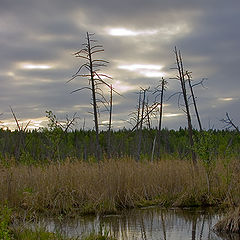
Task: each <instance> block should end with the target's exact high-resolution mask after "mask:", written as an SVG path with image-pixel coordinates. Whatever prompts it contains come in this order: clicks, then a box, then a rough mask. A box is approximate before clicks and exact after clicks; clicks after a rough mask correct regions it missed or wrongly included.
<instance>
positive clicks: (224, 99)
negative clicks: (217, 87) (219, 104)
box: [219, 97, 234, 102]
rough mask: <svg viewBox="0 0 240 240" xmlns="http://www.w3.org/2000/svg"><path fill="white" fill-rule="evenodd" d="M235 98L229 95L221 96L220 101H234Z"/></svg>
mask: <svg viewBox="0 0 240 240" xmlns="http://www.w3.org/2000/svg"><path fill="white" fill-rule="evenodd" d="M233 99H234V98H231V97H228V98H219V100H220V101H226V102H228V101H232V100H233Z"/></svg>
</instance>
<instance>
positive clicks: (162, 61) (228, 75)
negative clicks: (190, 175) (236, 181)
mask: <svg viewBox="0 0 240 240" xmlns="http://www.w3.org/2000/svg"><path fill="white" fill-rule="evenodd" d="M239 22H240V1H239V0H229V1H225V0H210V1H209V0H208V1H206V0H198V1H196V0H182V1H179V0H148V1H146V0H121V1H116V0H111V1H110V0H78V1H77V0H68V1H64V0H41V1H39V0H19V1H16V0H0V53H1V54H0V80H1V87H0V103H1V104H0V113H1V115H0V121H1V126H2V127H4V128H6V127H8V128H15V127H16V124H15V122H14V118H13V116H12V113H11V110H10V106H11V107H12V109H13V111H14V113H15V115H16V116H17V118H18V120H19V122H20V124H21V125H22V126H23V127H24V126H25V125H26V124H27V122H28V121H30V120H31V122H30V124H29V129H33V128H39V127H44V126H46V124H47V118H46V111H49V110H51V111H53V113H54V114H55V115H56V116H57V118H58V119H59V121H61V120H62V121H64V120H66V118H67V116H68V117H69V118H71V117H72V116H73V114H74V113H76V115H77V116H78V120H77V122H76V125H75V127H76V128H83V127H85V128H89V129H92V128H93V127H94V122H93V116H92V114H91V113H90V112H92V106H91V92H90V91H89V90H88V89H84V90H82V91H79V92H76V93H71V92H72V91H74V90H75V89H78V88H82V87H88V79H86V78H76V79H74V80H73V81H70V82H68V80H69V79H71V77H72V75H73V74H74V73H75V72H76V71H77V69H78V68H79V66H81V65H82V64H83V63H84V60H83V59H80V58H76V57H74V55H73V53H75V52H77V51H78V50H80V49H81V48H82V44H83V43H85V42H86V32H90V33H95V35H94V39H96V40H97V41H98V43H99V44H101V45H103V46H104V52H102V53H99V56H97V58H100V59H104V60H107V61H109V64H108V66H107V67H105V68H102V69H101V71H102V73H104V74H107V75H109V76H111V77H112V79H106V81H107V82H108V83H109V84H112V85H113V87H114V89H115V90H116V91H117V92H119V93H120V94H121V96H119V95H116V94H114V95H113V104H114V105H113V128H114V129H119V128H123V127H126V128H131V127H132V124H134V123H133V122H130V118H131V116H132V115H131V113H132V112H134V111H136V107H137V101H138V95H137V93H138V92H139V90H140V88H150V91H149V93H148V98H149V104H151V102H152V101H153V99H154V96H153V95H152V92H153V91H154V88H155V87H156V86H157V85H158V84H159V81H160V80H161V78H162V77H164V78H165V80H166V81H167V82H168V85H167V89H166V91H165V92H164V95H165V96H164V107H163V111H164V115H163V127H166V128H168V129H178V128H179V127H185V126H187V120H186V116H185V113H184V111H183V109H182V108H183V107H182V106H181V101H180V106H179V104H178V96H177V95H176V96H174V97H171V98H170V99H169V97H170V96H171V95H172V94H174V93H177V92H179V91H180V84H179V82H178V81H177V80H175V79H173V78H175V77H176V76H177V72H176V70H175V69H173V68H174V67H175V57H174V47H175V46H176V47H177V48H178V49H180V50H181V53H182V56H183V62H184V66H185V69H186V70H188V71H191V72H192V81H193V83H197V82H199V81H201V80H202V79H203V78H204V79H206V80H205V81H204V88H203V87H202V86H200V85H199V86H196V87H195V88H194V91H195V95H196V97H197V98H196V101H197V105H198V110H199V113H200V118H201V121H202V125H203V128H204V129H209V128H218V129H222V128H224V127H225V124H223V123H222V122H221V121H220V120H221V119H223V118H225V114H226V112H228V113H229V115H230V116H231V118H232V119H233V121H234V122H235V123H236V125H240V114H239V105H240V96H239V89H240V80H239V77H240V48H239V43H240V31H239ZM67 82H68V83H67ZM103 91H104V94H105V95H106V98H107V99H108V98H109V93H108V91H107V90H106V89H103ZM180 100H181V99H180ZM191 108H192V105H191ZM99 111H100V112H99V113H100V118H99V120H100V124H103V125H101V128H102V129H106V126H105V125H104V124H105V123H107V121H108V114H107V112H106V110H105V109H104V107H100V110H99ZM191 111H192V121H193V126H194V127H195V128H198V124H197V121H196V116H195V114H194V111H193V109H192V110H191ZM156 124H157V118H154V117H153V119H152V126H154V125H156Z"/></svg>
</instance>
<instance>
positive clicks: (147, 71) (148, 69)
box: [118, 64, 165, 78]
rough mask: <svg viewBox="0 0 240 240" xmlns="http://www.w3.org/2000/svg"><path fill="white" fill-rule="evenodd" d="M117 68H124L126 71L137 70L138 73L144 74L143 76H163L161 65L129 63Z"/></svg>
mask: <svg viewBox="0 0 240 240" xmlns="http://www.w3.org/2000/svg"><path fill="white" fill-rule="evenodd" d="M118 68H119V69H125V70H128V71H134V72H138V73H139V74H142V75H144V76H145V77H149V78H151V77H163V76H164V75H165V73H164V72H161V71H159V70H161V69H162V68H163V66H161V65H151V64H130V65H120V66H118Z"/></svg>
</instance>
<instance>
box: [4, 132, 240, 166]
mask: <svg viewBox="0 0 240 240" xmlns="http://www.w3.org/2000/svg"><path fill="white" fill-rule="evenodd" d="M156 133H157V129H146V128H144V129H143V130H142V141H141V146H140V148H139V146H138V144H139V130H136V131H131V130H126V129H122V130H118V131H111V143H110V145H109V143H108V137H109V132H107V131H102V132H100V134H99V141H100V153H101V158H108V157H111V158H122V157H131V158H135V159H139V160H140V161H142V160H148V161H151V160H153V161H156V160H159V159H191V147H190V145H189V137H188V130H187V129H182V128H180V129H179V130H178V131H176V130H167V129H162V131H161V138H160V141H159V142H158V143H157V144H156V146H155V149H154V152H153V146H154V139H155V136H156ZM202 135H204V138H203V137H202ZM194 140H195V148H196V149H198V150H197V151H199V149H201V148H203V151H204V153H205V154H207V153H208V154H209V156H208V159H212V158H214V159H217V158H226V157H227V158H230V157H234V158H240V148H239V146H240V135H239V133H238V132H237V131H229V130H208V131H204V132H200V131H196V130H194ZM139 149H140V150H139ZM0 153H1V162H5V163H7V161H9V160H10V159H11V158H13V159H14V160H16V161H17V162H21V163H27V164H31V163H37V162H39V163H40V162H42V161H49V160H51V161H63V160H65V159H66V158H70V159H72V160H74V159H82V160H85V161H96V160H97V159H96V133H95V131H93V130H74V131H71V132H65V131H63V130H62V129H61V128H55V129H53V130H47V129H43V130H42V131H39V130H33V131H31V132H30V131H17V130H16V131H14V132H11V131H10V130H0Z"/></svg>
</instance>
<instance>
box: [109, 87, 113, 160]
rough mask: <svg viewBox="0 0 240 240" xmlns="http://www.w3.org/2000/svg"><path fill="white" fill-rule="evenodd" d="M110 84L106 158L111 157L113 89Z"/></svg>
mask: <svg viewBox="0 0 240 240" xmlns="http://www.w3.org/2000/svg"><path fill="white" fill-rule="evenodd" d="M112 90H113V89H112V85H111V88H110V102H109V103H110V106H109V123H108V158H110V157H111V129H112V106H113V91H112Z"/></svg>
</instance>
